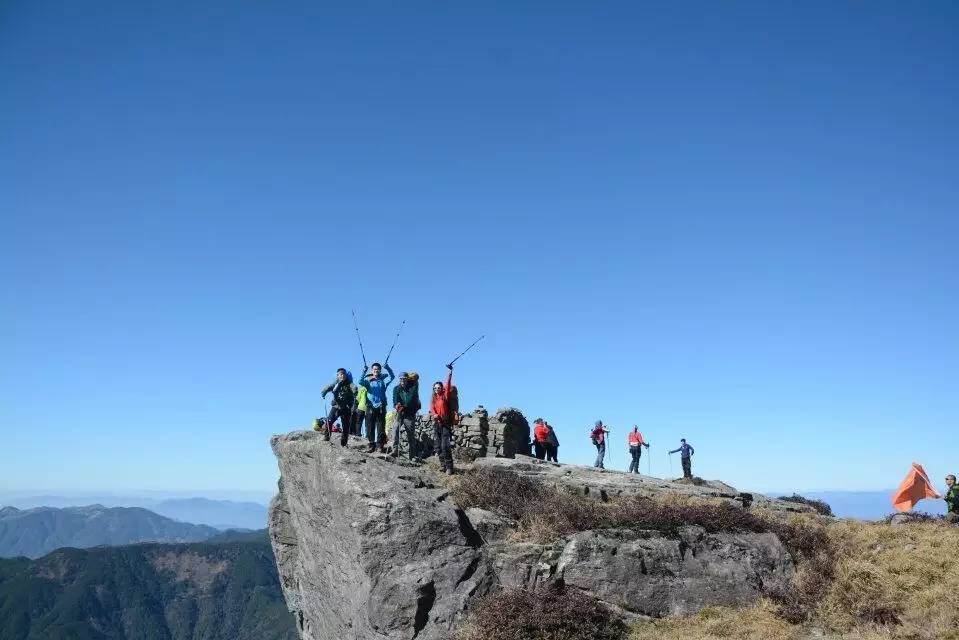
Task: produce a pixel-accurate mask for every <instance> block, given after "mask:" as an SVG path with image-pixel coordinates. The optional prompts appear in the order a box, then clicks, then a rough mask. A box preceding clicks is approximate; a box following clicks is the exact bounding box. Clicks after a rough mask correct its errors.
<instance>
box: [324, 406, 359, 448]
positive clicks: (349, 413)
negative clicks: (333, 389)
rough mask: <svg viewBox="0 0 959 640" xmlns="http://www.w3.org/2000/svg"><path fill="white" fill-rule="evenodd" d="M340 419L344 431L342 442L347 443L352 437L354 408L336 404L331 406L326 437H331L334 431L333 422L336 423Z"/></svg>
mask: <svg viewBox="0 0 959 640" xmlns="http://www.w3.org/2000/svg"><path fill="white" fill-rule="evenodd" d="M337 418H339V419H340V429H341V430H342V431H343V433H341V434H340V444H342V445H346V443H347V442H348V441H349V438H350V429H351V428H352V426H353V410H352V409H343V408H341V407H338V406H336V405H333V406H332V407H330V415H329V416H327V418H326V439H327V440H329V439H330V434H331V433H332V432H333V424H334V423H336V419H337Z"/></svg>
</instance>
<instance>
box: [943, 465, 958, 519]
mask: <svg viewBox="0 0 959 640" xmlns="http://www.w3.org/2000/svg"><path fill="white" fill-rule="evenodd" d="M946 487H948V490H947V491H946V520H948V521H949V522H951V523H953V524H959V487H957V486H956V476H954V475H952V474H951V473H950V474H949V475H948V476H946Z"/></svg>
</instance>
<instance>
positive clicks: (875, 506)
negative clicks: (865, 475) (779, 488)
mask: <svg viewBox="0 0 959 640" xmlns="http://www.w3.org/2000/svg"><path fill="white" fill-rule="evenodd" d="M893 492H894V489H887V490H885V491H803V492H801V494H802V495H803V496H805V497H807V498H815V499H816V500H823V501H825V502H827V503H828V504H829V506H830V507H832V512H833V515H835V516H837V517H840V518H859V519H861V520H879V519H881V518H885V517H886V516H888V515H889V514H890V513H894V512H895V509H893V508H892V494H893ZM791 493H792V492H791V491H790V492H788V493H770V494H769V495H775V496H780V495H790V494H791ZM915 510H916V511H925V512H926V513H933V514H937V515H939V514H943V513H945V512H946V504H945V502H944V501H942V500H923V501H921V502H920V503H919V504H917V505H916V509H915Z"/></svg>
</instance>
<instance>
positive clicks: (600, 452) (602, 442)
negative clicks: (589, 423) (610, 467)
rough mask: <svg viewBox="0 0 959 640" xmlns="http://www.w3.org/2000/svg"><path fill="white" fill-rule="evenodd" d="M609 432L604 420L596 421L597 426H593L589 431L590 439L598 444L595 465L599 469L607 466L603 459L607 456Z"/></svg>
mask: <svg viewBox="0 0 959 640" xmlns="http://www.w3.org/2000/svg"><path fill="white" fill-rule="evenodd" d="M607 433H609V429H607V428H606V427H605V426H604V425H603V421H602V420H597V421H596V426H594V427H593V430H592V431H591V432H590V433H589V437H590V440H592V441H593V444H594V445H596V464H594V465H593V466H594V467H596V468H597V469H605V468H606V466H605V465H604V464H603V460H604V459H605V458H606V434H607Z"/></svg>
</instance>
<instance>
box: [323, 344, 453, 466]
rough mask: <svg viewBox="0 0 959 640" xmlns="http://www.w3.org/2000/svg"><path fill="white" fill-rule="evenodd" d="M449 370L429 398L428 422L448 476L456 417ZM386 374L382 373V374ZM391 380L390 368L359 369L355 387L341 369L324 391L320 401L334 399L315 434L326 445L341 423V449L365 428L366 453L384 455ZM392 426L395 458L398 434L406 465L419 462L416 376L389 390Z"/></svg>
mask: <svg viewBox="0 0 959 640" xmlns="http://www.w3.org/2000/svg"><path fill="white" fill-rule="evenodd" d="M446 368H447V369H448V370H449V373H448V375H447V376H446V383H445V384H444V383H443V382H440V381H437V382H435V383H434V384H433V397H432V399H431V400H430V416H431V417H432V419H433V432H434V433H433V446H434V450H435V451H436V454H437V456H438V457H439V460H440V464H441V466H442V468H443V471H444V472H446V473H449V474H451V475H452V473H453V452H452V429H453V423H454V421H455V419H456V416H457V415H458V410H459V406H458V405H459V403H458V399H457V398H458V394H457V391H456V387H454V386H453V365H452V364H448V365H446ZM384 369H385V371H386V372H385V373H384V372H383V371H384ZM395 379H396V376H395V374H394V373H393V369H391V368H390V365H389V363H388V362H387V363H385V364H384V365H382V366H381V365H380V363H379V362H374V363H373V364H372V366H370V367H366V366H365V365H364V367H363V375H362V376H360V380H359V384H356V383H355V382H354V381H353V376H352V374H351V373H350V372H349V371H347V370H346V369H344V368H342V367H341V368H339V369H337V370H336V380H334V381H333V382H331V383H330V384H328V385H327V386H326V387H324V388H323V391H322V395H323V397H324V398H326V396H327V394H329V393H332V394H333V401H332V404H331V406H330V411H329V414H328V415H327V417H326V420H325V422H324V421H321V420H316V421H314V428H315V429H319V430H322V431H323V432H324V439H325V440H329V439H330V436H331V434H332V433H334V432H335V425H336V422H337V420H339V423H340V428H339V432H340V444H341V445H342V446H344V447H345V446H346V445H347V443H348V441H349V437H350V435H355V436H360V435H361V427H362V426H363V424H364V423H365V424H366V438H367V441H368V442H369V449H368V451H369V452H370V453H373V452H374V451H377V450H380V451H383V452H384V453H385V452H386V442H387V437H386V422H387V413H388V405H387V400H386V391H387V388H388V387H389V386H390V384H392V382H393V380H395ZM392 400H393V416H392V418H393V420H392V425H391V426H392V429H391V430H392V433H391V439H392V441H393V454H394V455H398V454H399V443H400V430H401V429H402V430H403V431H404V432H405V434H406V441H407V443H408V445H407V449H408V450H407V454H408V455H409V458H410V459H411V460H416V459H419V456H418V453H419V452H418V451H417V441H416V436H415V432H414V423H415V420H416V414H417V412H418V411H419V410H420V409H421V408H422V405H421V404H420V389H419V375H418V374H416V373H415V372H413V373H408V372H406V371H404V372H402V373H400V377H399V380H398V383H397V385H396V386H395V387H394V388H393V398H392Z"/></svg>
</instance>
